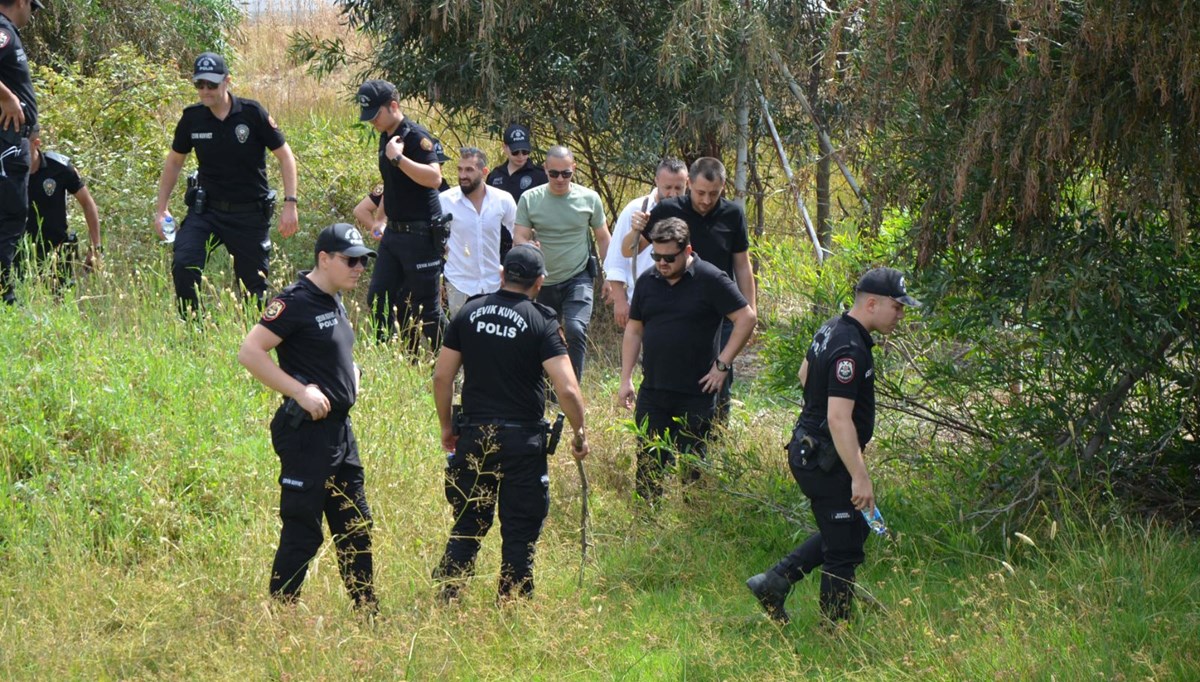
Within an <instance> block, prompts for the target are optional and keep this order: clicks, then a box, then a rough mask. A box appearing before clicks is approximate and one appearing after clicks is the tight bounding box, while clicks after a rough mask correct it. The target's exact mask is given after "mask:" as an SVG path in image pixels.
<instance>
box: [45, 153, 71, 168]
mask: <svg viewBox="0 0 1200 682" xmlns="http://www.w3.org/2000/svg"><path fill="white" fill-rule="evenodd" d="M42 154H43V155H45V157H46V158H47V159H52V160H54V161H57V162H59V163H61V164H62V165H64V166H70V165H71V159H70V157H67V156H63V155H62V154H59V153H58V152H42Z"/></svg>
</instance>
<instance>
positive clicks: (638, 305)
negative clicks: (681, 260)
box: [629, 255, 748, 395]
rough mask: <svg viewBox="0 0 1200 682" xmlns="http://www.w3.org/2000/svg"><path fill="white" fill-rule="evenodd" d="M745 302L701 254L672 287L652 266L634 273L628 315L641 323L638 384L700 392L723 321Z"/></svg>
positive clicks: (727, 280) (714, 354)
mask: <svg viewBox="0 0 1200 682" xmlns="http://www.w3.org/2000/svg"><path fill="white" fill-rule="evenodd" d="M747 305H748V304H747V303H746V299H745V298H744V297H743V296H742V293H741V292H740V291H738V288H737V286H736V285H734V283H733V280H731V279H730V278H729V277H728V276H727V275H726V274H725V273H723V272H721V271H720V270H718V269H717V268H716V267H714V266H713V265H712V264H710V263H706V262H704V261H703V260H701V259H700V257H699V256H695V255H693V256H692V263H691V265H689V266H688V267H687V269H686V270H684V271H683V277H681V278H680V279H679V281H678V282H676V283H675V284H674V285H672V284H671V283H670V282H668V281H667V280H666V278H664V277H663V276H662V275H661V274H659V272H658V269H657V268H651V269H650V270H647V271H646V272H644V273H642V276H641V277H638V279H637V284H636V286H635V287H634V289H633V301H632V302H631V303H630V305H629V319H631V320H637V321H639V322H641V323H642V326H643V333H642V388H653V389H657V390H663V391H675V392H677V393H689V394H693V395H703V394H704V390H703V389H701V388H700V379H701V378H702V377H703V376H704V375H705V374H708V371H709V370H710V369H712V364H713V361H714V360H716V358H717V351H718V350H719V349H717V350H714V348H713V339H714V338H715V337H716V335H717V330H718V329H720V327H721V321H722V320H724V319H725V317H726V316H727V315H729V314H730V313H732V312H734V311H737V310H741V309H742V308H745V307H746V306H747Z"/></svg>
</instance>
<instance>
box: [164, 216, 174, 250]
mask: <svg viewBox="0 0 1200 682" xmlns="http://www.w3.org/2000/svg"><path fill="white" fill-rule="evenodd" d="M162 233H163V243H164V244H174V243H175V218H173V217H171V216H167V217H165V218H163V219H162Z"/></svg>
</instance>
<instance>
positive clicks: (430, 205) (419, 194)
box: [379, 118, 442, 223]
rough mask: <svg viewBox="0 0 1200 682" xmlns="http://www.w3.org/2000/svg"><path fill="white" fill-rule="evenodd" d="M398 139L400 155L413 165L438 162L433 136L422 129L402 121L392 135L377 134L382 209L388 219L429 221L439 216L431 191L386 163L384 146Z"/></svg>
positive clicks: (437, 203)
mask: <svg viewBox="0 0 1200 682" xmlns="http://www.w3.org/2000/svg"><path fill="white" fill-rule="evenodd" d="M393 137H399V138H400V139H401V141H402V142H403V143H404V151H403V152H401V154H403V155H404V156H407V157H408V158H410V159H412V160H413V161H415V162H417V163H425V164H435V163H438V157H437V151H436V150H435V148H434V145H435V142H434V139H433V136H432V135H430V134H429V131H428V130H426V129H425V128H424V127H422V126H420V125H418V124H416V123H413V122H412V121H410V120H408V118H405V119H404V120H402V121H401V122H400V126H399V127H398V128H396V130H395V131H394V132H390V133H380V135H379V174H380V175H381V176H383V197H384V201H383V210H384V212H385V213H387V217H388V220H397V221H400V222H405V223H407V222H413V221H418V220H425V221H428V220H432V219H433V217H434V216H436V215H440V214H441V210H442V205H441V203H439V202H438V198H437V196H438V191H437V189H435V188H431V187H426V186H424V185H421V184H418V183H417V181H416V180H413V179H412V178H410V177H408V174H406V173H405V172H404V171H402V170H400V169H399V168H396V167H395V166H393V165H392V162H391V161H390V160H388V157H387V152H386V151H384V150H385V149H387V143H388V142H389V141H390V140H391V139H392V138H393Z"/></svg>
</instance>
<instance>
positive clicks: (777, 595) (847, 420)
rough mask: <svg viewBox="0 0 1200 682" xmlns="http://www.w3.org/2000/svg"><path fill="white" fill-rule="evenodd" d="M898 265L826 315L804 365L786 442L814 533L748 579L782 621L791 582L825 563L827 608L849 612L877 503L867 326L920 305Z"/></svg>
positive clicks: (828, 612) (890, 322)
mask: <svg viewBox="0 0 1200 682" xmlns="http://www.w3.org/2000/svg"><path fill="white" fill-rule="evenodd" d="M919 305H921V303H920V301H917V300H916V299H915V298H913V297H912V296H909V295H908V292H907V290H906V289H905V286H904V277H903V275H901V274H900V272H899V271H897V270H893V269H892V268H875V269H874V270H870V271H869V272H867V273H866V274H865V275H863V276H862V279H860V280H859V282H858V286H857V287H856V288H855V296H854V306H853V307H852V308H851V309H850V311H849V312H847V313H845V314H843V315H841V316H840V317H835V318H833V319H832V320H829V321H828V322H826V323H825V324H824V325H823V326H822V327H821V328H820V330H818V331H817V333H816V335H815V336H814V337H813V342H812V345H811V346H809V349H808V353H807V355H806V356H805V358H804V362H803V364H801V365H800V374H799V378H800V383H801V385H802V386H804V409H803V410H801V412H800V417H799V418H798V419H797V420H796V426H795V428H794V429H793V432H792V440H791V442H789V443H788V446H787V451H788V466H789V467H790V468H791V470H792V476H793V477H794V478H795V479H796V482H797V483H799V484H800V490H802V491H803V492H804V494H805V495H806V496H807V497H808V499H809V501H810V502H811V505H812V512H813V516H814V517H815V518H816V522H817V532H816V533H815V534H813V535H811V536H810V537H809V538H808V539H807V540H805V541H804V543H803V544H801V545H800V546H799V547H797V548H796V549H795V550H793V551H792V553H791V554H789V555H788V556H786V557H784V558H783V559H782V560H780V561H779V563H778V564H776V565H775V566H774V567H773V568H771V569H769V570H767V571H766V572H764V573H759V574H758V575H756V576H754V577H752V578H750V579H749V580H747V581H746V586H747V587H749V588H750V591H751V592H753V593H754V596H755V597H756V598H757V599H758V601H759V603H760V604H762V606H763V608H764V609H766V611H767V615H768V616H770V617H771V618H772V619H773V620H776V621H778V622H780V623H786V622H788V614H787V611H786V610H784V601H785V600H786V599H787V594H788V591H789V590H790V589H791V586H792V583H794V582H796V581H797V580H800V579H801V578H803V577H804V576H805V575H807V574H809V573H811V572H812V571H814V570H816V569H817V568H818V567H820V566H824V569H823V570H822V572H821V613H822V615H824V616H825V618H826V619H827V620H828V621H829V622H831V623H835V624H836V623H838V622H840V621H844V620H846V619H848V618H849V617H850V605H851V602H852V599H853V596H854V573H855V569H856V568H857V567H858V566H859V564H861V563H862V562H863V560H864V559H865V555H864V554H863V546H864V544H865V543H866V541H867V535H868V534H869V533H870V529H869V526H868V525H867V521H866V519H865V518H864V517H863V514H862V512H868V513H869V512H871V511H873V510H874V508H875V492H874V488H873V486H872V485H871V477H870V475H869V474H868V473H867V465H866V461H865V460H864V459H863V448H865V447H866V446H867V443H868V442H870V440H871V435H872V433H873V432H874V430H875V362H874V358H873V357H872V355H871V348H872V347H873V346H874V345H875V342H874V341H873V340H872V339H871V332H881V333H883V334H890V333H891V332H892V330H894V329H895V328H896V325H897V324H898V323H899V322H900V320H901V318H903V317H904V308H905V306H919Z"/></svg>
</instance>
